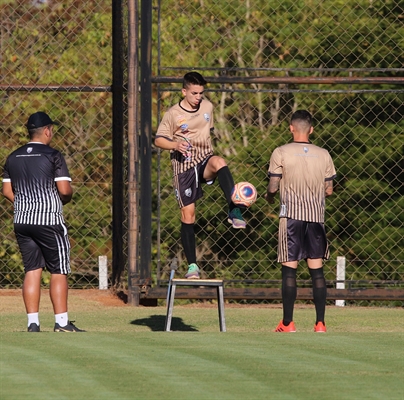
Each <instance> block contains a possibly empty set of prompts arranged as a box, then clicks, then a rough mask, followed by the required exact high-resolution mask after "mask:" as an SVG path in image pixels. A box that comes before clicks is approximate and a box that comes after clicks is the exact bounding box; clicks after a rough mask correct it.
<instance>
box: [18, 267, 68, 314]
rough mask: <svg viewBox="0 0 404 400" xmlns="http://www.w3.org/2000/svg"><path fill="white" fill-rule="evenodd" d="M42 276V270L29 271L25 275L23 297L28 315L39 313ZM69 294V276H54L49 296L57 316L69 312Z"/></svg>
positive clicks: (52, 276)
mask: <svg viewBox="0 0 404 400" xmlns="http://www.w3.org/2000/svg"><path fill="white" fill-rule="evenodd" d="M41 275H42V268H38V269H36V270H34V271H28V272H27V273H26V274H25V278H24V285H23V288H22V297H23V299H24V304H25V309H26V311H27V314H31V313H37V312H38V311H39V302H40V299H41ZM67 292H68V284H67V276H66V275H61V274H52V275H51V282H50V290H49V295H50V298H51V301H52V305H53V311H54V313H55V314H61V313H65V312H67Z"/></svg>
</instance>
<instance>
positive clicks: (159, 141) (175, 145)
mask: <svg viewBox="0 0 404 400" xmlns="http://www.w3.org/2000/svg"><path fill="white" fill-rule="evenodd" d="M154 144H155V146H156V147H159V148H160V149H163V150H177V151H179V152H180V153H182V154H184V155H186V153H187V150H188V146H189V144H188V143H187V142H186V141H185V140H182V141H181V142H174V141H172V140H170V139H167V138H165V137H163V136H158V137H156V139H155V140H154Z"/></svg>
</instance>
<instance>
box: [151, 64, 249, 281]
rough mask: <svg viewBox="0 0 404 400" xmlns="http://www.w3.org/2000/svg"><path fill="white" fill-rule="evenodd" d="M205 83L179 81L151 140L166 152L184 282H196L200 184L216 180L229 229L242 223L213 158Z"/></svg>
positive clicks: (221, 164) (224, 170) (196, 78)
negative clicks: (178, 92)
mask: <svg viewBox="0 0 404 400" xmlns="http://www.w3.org/2000/svg"><path fill="white" fill-rule="evenodd" d="M205 85H206V81H205V79H204V78H203V77H202V75H200V74H199V73H197V72H188V73H187V74H185V75H184V78H183V87H182V95H183V98H182V100H181V101H180V102H179V103H178V104H176V105H174V106H172V107H171V108H170V109H169V110H168V111H167V112H166V114H165V115H164V117H163V119H162V121H161V123H160V125H159V127H158V130H157V133H156V138H155V142H154V143H155V145H156V146H157V147H159V148H161V149H163V150H169V151H170V157H171V164H172V169H173V175H174V176H173V186H174V191H175V196H176V199H177V201H178V205H179V207H180V209H181V241H182V245H183V248H184V252H185V256H186V258H187V261H188V272H187V273H186V275H185V277H186V278H191V279H198V278H199V272H200V271H199V268H198V266H197V264H196V248H195V231H194V224H195V220H196V217H195V211H196V201H197V200H198V199H200V198H201V197H202V196H203V192H202V184H203V183H207V184H212V183H213V182H214V180H215V179H216V178H218V181H219V185H220V187H221V189H222V190H223V193H224V195H225V197H226V200H227V204H228V206H229V212H228V221H229V222H230V223H231V224H232V226H233V228H236V229H240V228H241V229H243V228H245V226H246V223H245V221H244V219H243V217H242V215H241V210H240V208H239V207H237V206H236V205H235V204H234V203H233V202H232V200H231V191H232V189H233V187H234V181H233V177H232V175H231V173H230V170H229V168H228V166H227V164H226V161H225V160H224V159H223V158H222V157H219V156H216V155H214V154H213V147H212V142H211V135H212V134H213V130H214V126H213V105H212V103H211V102H210V101H208V100H207V99H205V98H203V93H204V87H205Z"/></svg>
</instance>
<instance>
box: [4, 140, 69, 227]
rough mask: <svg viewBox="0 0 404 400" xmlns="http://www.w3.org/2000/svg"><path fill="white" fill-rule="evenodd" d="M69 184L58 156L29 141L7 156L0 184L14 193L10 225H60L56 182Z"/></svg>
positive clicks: (49, 149) (64, 164)
mask: <svg viewBox="0 0 404 400" xmlns="http://www.w3.org/2000/svg"><path fill="white" fill-rule="evenodd" d="M61 180H68V181H71V178H70V175H69V171H68V168H67V165H66V161H65V159H64V158H63V156H62V154H61V153H60V152H59V151H58V150H55V149H53V148H52V147H50V146H47V145H45V144H42V143H37V142H30V143H28V144H26V145H24V146H22V147H20V148H18V149H17V150H15V151H14V152H13V153H11V154H10V155H9V156H8V158H7V160H6V163H5V166H4V172H3V182H11V185H12V188H13V192H14V196H15V199H14V223H15V224H29V225H60V224H63V223H64V219H63V204H62V201H61V199H60V196H59V193H58V190H57V187H56V182H57V181H61Z"/></svg>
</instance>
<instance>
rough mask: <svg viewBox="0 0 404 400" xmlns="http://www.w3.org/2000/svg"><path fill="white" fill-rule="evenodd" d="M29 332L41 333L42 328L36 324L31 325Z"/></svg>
mask: <svg viewBox="0 0 404 400" xmlns="http://www.w3.org/2000/svg"><path fill="white" fill-rule="evenodd" d="M27 331H28V332H41V328H40V327H39V325H37V324H36V323H35V322H33V323H32V324H30V326H29V327H28V329H27Z"/></svg>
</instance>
